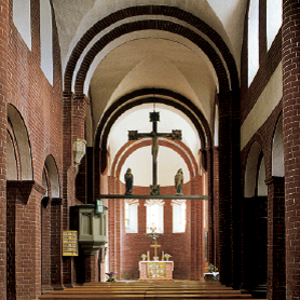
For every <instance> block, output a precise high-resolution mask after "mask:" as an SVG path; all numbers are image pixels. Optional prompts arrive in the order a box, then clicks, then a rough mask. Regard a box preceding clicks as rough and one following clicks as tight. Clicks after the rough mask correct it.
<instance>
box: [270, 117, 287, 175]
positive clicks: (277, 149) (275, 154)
mask: <svg viewBox="0 0 300 300" xmlns="http://www.w3.org/2000/svg"><path fill="white" fill-rule="evenodd" d="M283 152H284V151H283V124H282V114H281V115H280V117H279V118H278V121H277V124H276V128H275V132H274V136H273V143H272V176H277V177H284V153H283Z"/></svg>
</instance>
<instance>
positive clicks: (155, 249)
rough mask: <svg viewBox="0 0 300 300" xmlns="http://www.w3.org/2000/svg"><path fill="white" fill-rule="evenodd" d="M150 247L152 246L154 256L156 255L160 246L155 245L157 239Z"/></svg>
mask: <svg viewBox="0 0 300 300" xmlns="http://www.w3.org/2000/svg"><path fill="white" fill-rule="evenodd" d="M150 247H154V257H157V248H159V247H161V245H157V241H155V243H154V245H150Z"/></svg>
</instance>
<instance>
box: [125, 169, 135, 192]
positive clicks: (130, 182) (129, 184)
mask: <svg viewBox="0 0 300 300" xmlns="http://www.w3.org/2000/svg"><path fill="white" fill-rule="evenodd" d="M124 179H125V186H126V192H125V195H132V187H133V174H132V173H131V169H130V168H128V169H127V171H126V173H125V175H124Z"/></svg>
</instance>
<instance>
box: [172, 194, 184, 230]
mask: <svg viewBox="0 0 300 300" xmlns="http://www.w3.org/2000/svg"><path fill="white" fill-rule="evenodd" d="M171 205H172V207H173V233H177V232H185V230H186V200H172V202H171Z"/></svg>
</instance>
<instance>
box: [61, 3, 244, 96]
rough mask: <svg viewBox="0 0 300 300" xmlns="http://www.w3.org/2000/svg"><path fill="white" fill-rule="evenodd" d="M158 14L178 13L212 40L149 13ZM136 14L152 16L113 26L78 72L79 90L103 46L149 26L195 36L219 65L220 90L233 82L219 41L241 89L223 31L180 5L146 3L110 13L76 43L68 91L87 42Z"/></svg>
mask: <svg viewBox="0 0 300 300" xmlns="http://www.w3.org/2000/svg"><path fill="white" fill-rule="evenodd" d="M151 15H156V16H158V17H159V16H168V17H175V18H176V19H179V20H181V21H184V22H185V23H187V24H188V25H189V26H192V27H194V28H195V29H196V30H199V31H200V32H202V33H203V34H204V35H205V36H207V37H208V38H209V39H210V41H211V44H210V43H209V42H207V41H206V40H205V39H204V38H203V37H201V36H200V35H199V34H197V33H196V32H195V31H193V30H191V29H189V28H188V27H187V26H182V25H179V24H176V23H173V22H170V21H165V20H159V19H156V20H151V19H150V18H149V17H148V16H151ZM134 16H144V17H148V20H143V21H136V22H132V23H126V24H123V25H121V26H119V27H116V28H115V29H113V30H111V31H110V32H109V33H107V34H106V35H105V37H104V38H102V39H100V40H99V41H98V42H96V43H95V45H94V46H93V47H92V49H90V50H89V51H88V54H87V55H86V56H85V58H84V60H83V63H82V65H81V67H80V71H79V72H78V73H77V79H78V80H77V79H76V84H75V86H76V88H75V92H76V93H78V94H82V93H83V84H84V80H85V75H86V73H87V71H88V68H89V66H90V64H91V62H92V60H93V59H94V57H95V56H96V55H97V53H99V51H101V50H102V49H103V47H104V46H105V45H107V44H109V43H110V42H111V41H113V40H115V39H116V38H118V37H120V36H122V35H124V34H126V33H129V32H132V31H139V30H146V29H155V30H165V31H169V32H174V33H176V34H179V35H182V36H183V37H186V38H187V39H189V40H191V41H192V42H193V43H195V44H196V45H198V46H199V47H200V48H201V49H202V50H203V51H204V52H205V53H206V55H207V56H208V57H209V59H210V61H211V62H212V64H213V65H214V67H215V70H216V73H217V74H218V75H217V76H218V80H219V87H220V91H223V90H224V91H228V90H229V89H230V88H229V82H228V79H227V78H228V75H227V72H226V68H225V67H224V65H223V62H222V59H221V58H220V57H219V55H218V53H217V52H216V51H215V49H214V48H213V47H212V45H215V46H216V47H217V49H218V52H220V53H221V55H222V57H223V59H224V61H225V64H226V67H227V68H228V72H229V78H230V84H231V88H232V90H235V91H237V90H238V89H239V80H238V72H237V68H236V64H235V61H234V58H233V55H232V54H231V52H230V50H229V48H228V47H227V45H226V43H225V42H224V41H223V39H222V38H221V37H220V35H219V34H218V33H217V32H216V31H215V30H214V29H213V28H211V27H210V26H209V25H207V24H206V23H205V22H203V21H202V20H201V19H200V18H198V17H196V16H194V15H193V14H191V13H188V12H186V11H183V10H182V9H180V8H177V7H170V6H156V5H145V6H142V7H141V6H139V7H129V8H126V9H124V10H122V11H117V12H114V13H112V14H110V15H109V16H107V17H105V18H103V19H101V20H100V21H99V22H97V23H96V24H94V25H93V26H92V27H91V28H90V30H88V31H87V32H86V33H85V34H84V35H83V36H82V38H81V40H80V41H79V42H78V43H77V45H76V46H75V47H74V49H73V51H72V53H71V55H70V58H69V60H68V63H67V66H66V70H65V76H64V86H65V93H68V94H69V93H70V92H71V90H72V78H73V76H74V74H75V72H74V70H75V68H76V64H77V63H78V61H79V58H80V56H81V55H82V53H83V52H84V50H85V48H86V47H87V45H88V44H89V43H90V42H91V41H92V39H93V38H94V37H95V36H96V35H97V34H98V33H99V32H101V31H102V30H104V29H106V28H108V27H109V26H111V25H113V24H115V23H117V22H118V21H120V20H124V19H126V18H130V17H134Z"/></svg>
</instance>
